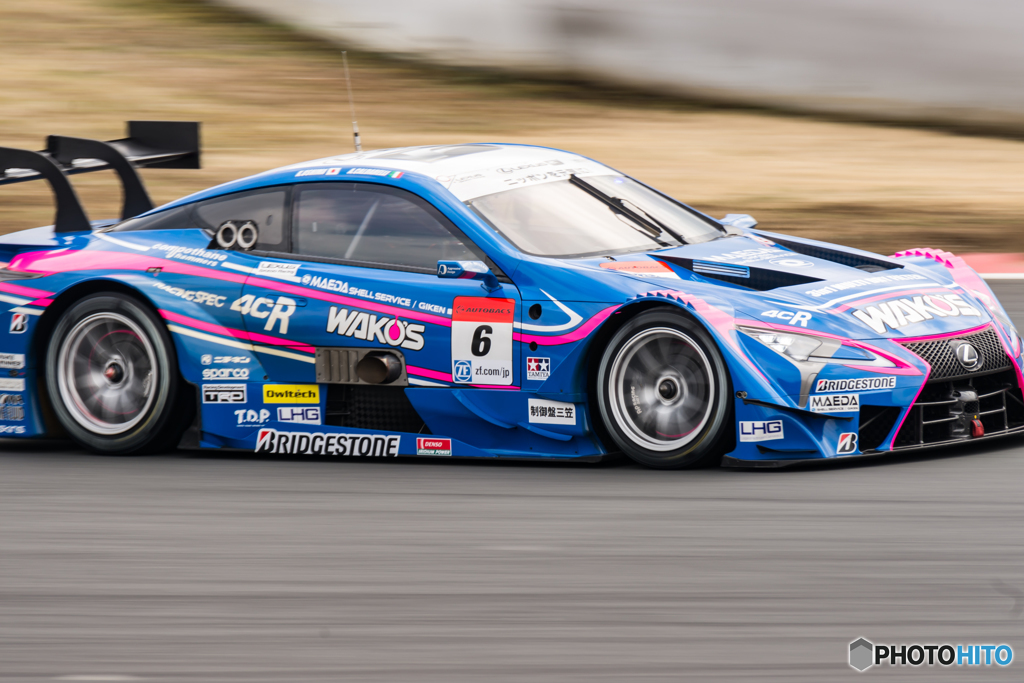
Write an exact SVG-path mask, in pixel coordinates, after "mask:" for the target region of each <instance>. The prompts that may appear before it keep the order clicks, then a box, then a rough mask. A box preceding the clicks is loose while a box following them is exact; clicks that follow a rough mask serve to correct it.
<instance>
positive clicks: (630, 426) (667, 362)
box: [597, 309, 731, 469]
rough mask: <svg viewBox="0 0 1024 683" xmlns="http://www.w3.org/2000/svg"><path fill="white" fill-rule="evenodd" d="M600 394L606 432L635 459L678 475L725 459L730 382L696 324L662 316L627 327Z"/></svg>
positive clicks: (602, 372)
mask: <svg viewBox="0 0 1024 683" xmlns="http://www.w3.org/2000/svg"><path fill="white" fill-rule="evenodd" d="M597 390H598V397H597V398H598V406H599V408H600V411H601V417H602V420H603V422H604V426H605V428H606V429H607V430H608V433H609V435H610V436H611V438H612V439H613V440H614V441H615V443H616V445H618V446H619V448H621V449H622V451H623V452H624V453H625V454H626V455H628V456H629V457H630V458H632V459H633V460H635V461H637V462H639V463H641V464H644V465H647V466H649V467H656V468H662V469H673V468H683V467H697V466H701V465H706V464H712V463H716V462H717V461H718V460H719V459H720V458H721V454H722V453H721V450H722V446H723V441H724V436H725V432H726V430H727V429H729V428H731V420H729V419H728V418H729V415H730V407H731V400H730V398H731V397H730V387H729V375H728V371H727V369H726V366H725V362H724V360H723V359H722V356H721V354H720V353H719V352H718V348H717V347H716V346H715V344H714V341H713V340H712V339H711V337H710V336H709V335H708V334H707V332H705V331H704V330H703V329H702V328H701V327H700V326H699V325H697V324H696V323H694V322H693V321H692V320H691V319H689V318H687V317H685V316H683V315H681V314H679V313H675V312H673V311H671V310H668V309H657V310H652V311H647V312H645V313H641V314H640V315H638V316H637V317H635V318H633V319H632V320H630V321H629V322H627V323H626V324H625V325H624V326H623V327H622V329H620V330H619V331H618V332H617V333H616V334H615V336H614V337H612V340H611V342H610V343H609V345H608V346H607V347H606V349H605V351H604V355H603V356H602V358H601V364H600V367H599V369H598V389H597Z"/></svg>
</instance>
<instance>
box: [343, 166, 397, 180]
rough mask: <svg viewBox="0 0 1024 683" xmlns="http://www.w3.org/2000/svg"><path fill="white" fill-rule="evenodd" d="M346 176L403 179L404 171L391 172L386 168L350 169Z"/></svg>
mask: <svg viewBox="0 0 1024 683" xmlns="http://www.w3.org/2000/svg"><path fill="white" fill-rule="evenodd" d="M345 175H372V176H375V177H377V178H401V177H402V171H389V170H387V169H384V168H350V169H348V170H347V171H345Z"/></svg>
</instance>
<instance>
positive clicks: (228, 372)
mask: <svg viewBox="0 0 1024 683" xmlns="http://www.w3.org/2000/svg"><path fill="white" fill-rule="evenodd" d="M203 379H249V368H203Z"/></svg>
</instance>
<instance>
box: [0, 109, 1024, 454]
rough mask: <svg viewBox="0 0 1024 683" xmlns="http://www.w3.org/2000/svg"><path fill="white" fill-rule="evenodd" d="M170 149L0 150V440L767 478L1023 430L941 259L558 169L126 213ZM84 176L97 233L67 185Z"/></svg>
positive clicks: (185, 159)
mask: <svg viewBox="0 0 1024 683" xmlns="http://www.w3.org/2000/svg"><path fill="white" fill-rule="evenodd" d="M198 163H199V128H198V124H195V123H183V122H132V123H130V124H129V135H128V137H127V138H124V139H121V140H115V141H111V142H100V141H96V140H87V139H81V138H69V137H62V136H51V137H50V138H49V139H48V141H47V149H46V150H45V151H43V152H30V151H26V150H18V149H9V148H3V149H0V171H2V172H3V175H2V176H0V184H8V183H17V182H21V181H27V180H33V179H44V180H46V181H48V182H49V184H50V186H51V188H52V190H53V193H54V196H55V199H56V218H55V221H54V225H53V226H49V227H43V228H37V229H33V230H26V231H22V232H17V233H13V234H9V235H6V236H4V237H2V238H0V261H3V262H5V263H6V266H4V267H3V268H2V269H0V303H2V304H3V306H4V307H5V308H4V310H3V312H2V315H3V316H4V318H5V319H4V320H3V321H2V324H0V367H2V368H3V373H4V376H3V377H2V378H0V432H2V434H3V435H4V436H7V437H18V438H22V437H23V438H31V437H42V436H58V435H66V436H70V438H71V439H73V440H74V441H76V442H77V443H79V444H80V445H82V446H85V447H88V448H90V449H93V450H96V451H100V452H106V453H115V454H116V453H125V454H126V453H135V452H143V451H152V450H154V449H166V448H172V447H174V446H175V445H179V444H180V445H181V446H182V447H187V448H208V449H241V450H249V451H255V452H258V453H267V454H276V455H278V456H286V455H307V456H370V457H394V456H429V457H445V456H456V457H470V458H472V457H475V458H531V459H546V460H557V459H563V460H583V461H588V460H590V461H593V460H598V459H600V458H601V457H602V456H605V455H607V454H612V453H625V454H626V455H627V456H629V457H630V458H632V459H634V460H636V461H637V462H640V463H643V464H645V465H648V466H651V467H658V468H676V467H687V466H695V465H698V464H706V463H722V464H726V465H731V466H746V467H751V466H766V467H767V466H779V465H784V464H789V463H793V462H798V461H806V460H815V459H827V458H841V457H847V456H858V455H868V454H878V453H883V452H888V451H899V450H903V449H914V448H922V447H930V446H937V445H942V444H951V443H960V442H964V441H970V440H977V439H982V438H987V437H992V436H999V435H1006V434H1011V433H1014V432H1019V431H1021V430H1022V429H1024V402H1022V396H1021V387H1022V377H1021V369H1020V368H1021V340H1020V338H1019V336H1018V334H1017V331H1016V330H1015V329H1014V326H1013V325H1012V324H1011V322H1010V320H1009V318H1008V317H1007V315H1006V313H1005V311H1004V310H1003V309H1002V307H1001V306H1000V304H999V302H998V301H997V300H996V298H995V297H994V296H993V294H992V292H991V290H990V289H989V288H988V286H986V284H985V282H984V281H983V280H982V279H981V278H980V277H979V276H978V275H977V274H976V273H975V272H974V271H972V270H971V269H970V268H969V267H967V266H966V265H965V264H964V262H963V261H962V260H960V259H959V258H957V257H955V256H953V255H951V254H949V253H945V252H941V251H934V250H930V249H913V250H910V251H903V252H900V253H897V254H895V255H894V256H892V257H884V256H879V255H876V254H871V253H867V252H864V251H859V250H856V249H849V248H845V247H839V246H834V245H830V244H825V243H822V242H816V241H812V240H806V239H799V238H795V237H790V236H783V235H777V234H770V233H766V232H762V231H759V230H756V229H755V225H756V223H755V222H754V220H753V219H751V218H750V217H749V216H745V215H735V214H730V215H728V216H726V217H725V218H723V219H719V220H716V219H713V218H710V217H708V216H706V215H704V214H702V213H700V212H698V211H695V210H694V209H692V208H690V207H688V206H687V205H685V204H682V203H680V202H678V201H676V200H675V199H672V198H671V197H669V196H667V195H665V194H663V193H661V192H659V191H657V190H655V189H653V188H651V187H649V186H647V185H645V184H644V183H642V182H640V181H638V180H635V179H633V178H631V177H629V176H627V175H624V174H622V173H619V172H618V171H615V170H614V169H612V168H609V167H607V166H604V165H602V164H600V163H598V162H596V161H594V160H591V159H588V158H585V157H582V156H579V155H576V154H571V153H568V152H564V151H560V150H555V149H548V148H541V147H531V146H522V145H506V144H461V145H444V146H432V147H414V148H405V149H388V150H380V151H372V152H362V153H355V154H347V155H343V156H337V157H329V158H326V159H320V160H318V161H312V162H308V163H301V164H297V165H294V166H288V167H285V168H280V169H277V170H272V171H268V172H266V173H262V174H259V175H256V176H253V177H250V178H245V179H242V180H238V181H235V182H231V183H228V184H225V185H221V186H218V187H215V188H212V189H209V190H205V191H202V192H199V193H197V194H194V195H191V196H188V197H185V198H184V199H180V200H178V201H175V202H172V203H170V204H167V205H165V206H162V207H160V208H156V209H154V208H153V207H152V203H151V202H150V200H149V197H148V195H147V194H146V191H145V189H144V187H143V185H142V183H141V182H140V180H139V177H138V174H137V171H136V168H137V167H140V166H162V167H170V168H175V167H177V168H198ZM99 169H112V170H113V171H115V172H116V174H117V175H118V176H119V178H120V180H121V184H122V186H123V194H124V206H123V211H122V216H121V219H120V220H105V221H90V220H89V219H88V218H87V217H86V213H85V211H84V210H83V207H82V206H81V204H80V203H79V201H78V199H77V197H76V195H75V192H74V190H73V189H72V186H71V184H70V182H69V177H70V176H72V175H74V174H76V173H82V172H87V171H91V170H99Z"/></svg>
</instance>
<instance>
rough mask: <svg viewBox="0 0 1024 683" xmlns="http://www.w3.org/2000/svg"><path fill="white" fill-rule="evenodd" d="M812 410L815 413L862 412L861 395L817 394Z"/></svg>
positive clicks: (813, 399)
mask: <svg viewBox="0 0 1024 683" xmlns="http://www.w3.org/2000/svg"><path fill="white" fill-rule="evenodd" d="M810 408H811V412H814V413H856V412H860V394H815V395H813V396H811V402H810Z"/></svg>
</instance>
